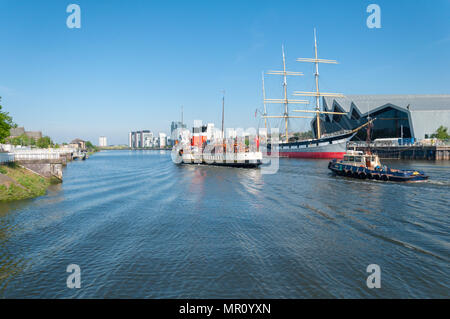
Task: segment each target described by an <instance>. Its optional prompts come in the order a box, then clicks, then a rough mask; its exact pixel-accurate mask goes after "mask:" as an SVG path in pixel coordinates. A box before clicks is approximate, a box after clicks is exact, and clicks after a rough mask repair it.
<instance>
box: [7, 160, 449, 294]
mask: <svg viewBox="0 0 450 319" xmlns="http://www.w3.org/2000/svg"><path fill="white" fill-rule="evenodd" d="M384 162H385V163H386V164H388V165H391V166H392V167H404V168H408V167H414V168H416V169H420V170H424V171H426V172H427V173H428V174H429V175H430V176H431V181H430V182H426V183H416V184H397V183H384V182H376V181H360V180H354V179H348V178H345V177H336V176H333V175H331V174H330V173H329V172H328V170H327V164H328V162H327V161H307V160H295V159H281V160H280V169H279V172H278V173H277V174H274V175H262V174H261V172H260V170H258V169H251V170H245V169H233V168H219V167H202V166H177V165H174V164H173V163H172V162H171V159H170V153H169V152H167V153H161V152H159V151H134V152H133V151H105V152H101V153H97V154H95V155H94V156H91V158H89V160H87V161H80V162H73V163H70V164H69V165H68V166H67V168H66V169H65V171H64V183H63V184H62V185H58V186H52V188H51V189H50V190H49V192H48V194H47V195H46V196H43V197H40V198H37V199H34V200H28V201H23V202H15V203H10V204H0V297H4V298H16V297H25V298H37V297H47V298H71V297H77V298H336V297H337V298H342V297H344V298H372V297H383V298H419V297H425V298H427V297H437V298H449V297H450V289H449V288H450V274H449V269H450V268H449V261H450V243H449V242H450V241H449V239H450V238H449V229H450V216H449V212H450V209H449V206H450V200H449V197H450V196H449V194H450V192H449V191H450V162H441V163H438V162H436V163H435V162H399V161H392V162H387V161H384ZM69 264H77V265H79V267H80V269H81V288H80V289H69V288H67V286H66V280H67V277H68V276H69V275H70V274H69V273H67V272H66V268H67V266H68V265H69ZM370 264H377V265H379V266H380V269H381V288H380V289H369V288H368V287H367V285H366V279H367V276H369V275H370V274H369V273H367V272H366V268H367V266H368V265H370Z"/></svg>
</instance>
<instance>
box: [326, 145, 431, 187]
mask: <svg viewBox="0 0 450 319" xmlns="http://www.w3.org/2000/svg"><path fill="white" fill-rule="evenodd" d="M328 168H329V169H330V170H331V171H332V172H334V173H335V174H336V175H339V176H348V177H353V178H359V179H375V180H382V181H393V182H416V181H425V180H427V179H428V176H426V175H425V173H424V172H421V171H414V170H399V169H391V168H389V167H387V166H384V165H381V162H380V158H379V157H378V155H374V154H370V153H367V152H366V153H364V152H362V151H347V153H346V154H345V155H344V159H343V160H336V159H334V160H332V161H331V162H330V163H329V164H328Z"/></svg>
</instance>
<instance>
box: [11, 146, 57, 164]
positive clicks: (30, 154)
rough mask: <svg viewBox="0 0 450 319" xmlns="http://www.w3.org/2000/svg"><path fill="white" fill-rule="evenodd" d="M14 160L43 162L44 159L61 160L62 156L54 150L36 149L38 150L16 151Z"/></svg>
mask: <svg viewBox="0 0 450 319" xmlns="http://www.w3.org/2000/svg"><path fill="white" fill-rule="evenodd" d="M13 154H14V159H15V160H16V161H24V160H43V159H55V160H57V159H60V157H61V155H60V153H59V152H55V151H54V150H44V149H36V150H14V151H13Z"/></svg>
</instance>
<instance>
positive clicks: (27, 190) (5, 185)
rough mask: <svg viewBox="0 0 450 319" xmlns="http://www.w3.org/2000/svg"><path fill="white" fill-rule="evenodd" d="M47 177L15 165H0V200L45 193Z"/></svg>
mask: <svg viewBox="0 0 450 319" xmlns="http://www.w3.org/2000/svg"><path fill="white" fill-rule="evenodd" d="M50 184H51V181H50V180H49V179H46V178H43V177H41V176H39V175H37V174H35V173H33V172H30V171H29V170H27V169H25V168H23V167H21V166H19V165H16V164H10V165H1V166H0V201H13V200H20V199H27V198H34V197H38V196H42V195H45V193H46V191H47V188H48V186H49V185H50Z"/></svg>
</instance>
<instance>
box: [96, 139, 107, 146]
mask: <svg viewBox="0 0 450 319" xmlns="http://www.w3.org/2000/svg"><path fill="white" fill-rule="evenodd" d="M98 146H100V147H105V146H108V140H107V138H106V136H100V137H99V138H98Z"/></svg>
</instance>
